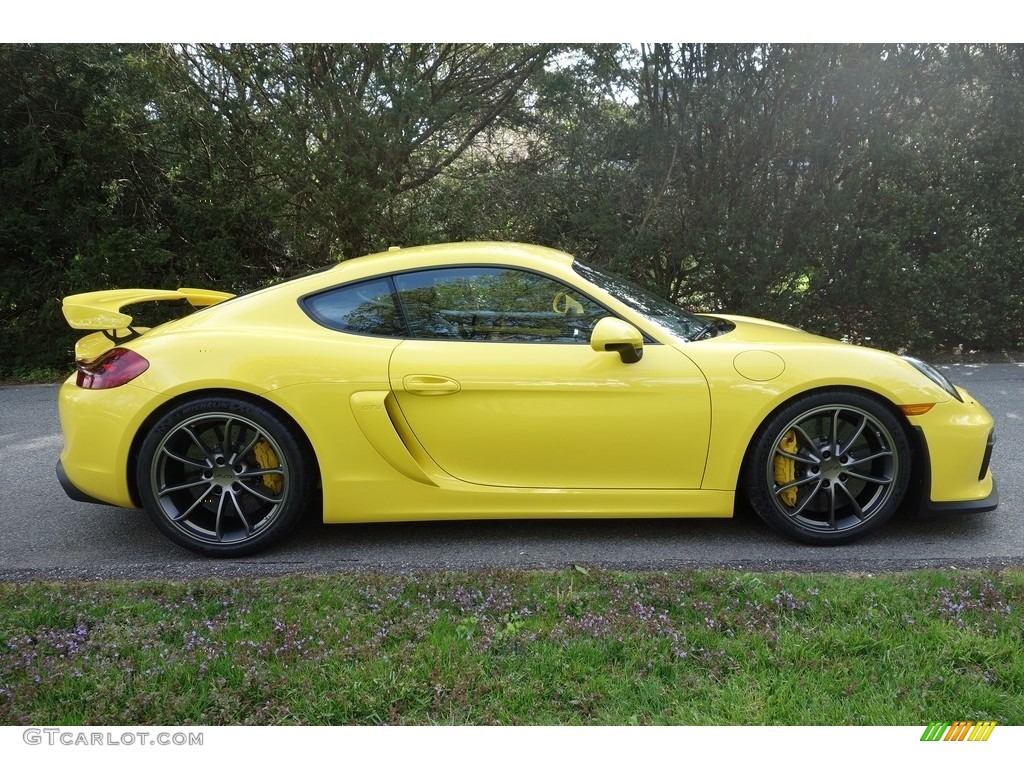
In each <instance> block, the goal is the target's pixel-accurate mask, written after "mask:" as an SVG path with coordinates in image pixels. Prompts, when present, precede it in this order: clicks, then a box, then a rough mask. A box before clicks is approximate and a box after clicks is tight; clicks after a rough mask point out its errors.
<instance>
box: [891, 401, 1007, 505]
mask: <svg viewBox="0 0 1024 768" xmlns="http://www.w3.org/2000/svg"><path fill="white" fill-rule="evenodd" d="M960 394H961V396H962V398H963V401H962V402H959V401H955V400H953V401H950V402H948V403H940V404H938V405H937V406H936V407H935V408H934V409H933V410H932V411H930V412H929V413H928V414H927V415H925V416H923V417H919V418H914V419H911V421H912V423H913V427H914V436H915V439H916V442H917V448H918V456H919V459H920V460H919V462H918V463H917V467H916V475H917V477H918V478H919V480H920V484H919V486H918V488H919V491H918V493H919V498H918V500H917V504H916V505H915V506H916V508H917V514H918V515H919V516H922V517H927V516H932V515H943V514H951V513H972V512H989V511H991V510H993V509H995V508H996V507H997V506H998V505H999V491H998V489H997V487H996V481H995V478H994V477H993V475H992V469H991V461H992V453H993V450H994V448H995V443H996V434H995V428H994V422H993V420H992V417H991V416H990V415H989V413H988V411H986V410H985V408H984V407H983V406H982V405H981V404H980V403H978V402H977V401H976V400H974V399H973V398H972V397H971V396H970V394H969V393H968V392H967V391H965V390H963V389H961V390H960Z"/></svg>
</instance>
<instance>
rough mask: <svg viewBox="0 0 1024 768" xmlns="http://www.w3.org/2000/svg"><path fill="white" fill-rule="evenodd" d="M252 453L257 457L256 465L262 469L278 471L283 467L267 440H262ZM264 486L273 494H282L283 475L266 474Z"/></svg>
mask: <svg viewBox="0 0 1024 768" xmlns="http://www.w3.org/2000/svg"><path fill="white" fill-rule="evenodd" d="M252 452H253V455H255V456H256V463H257V464H259V465H260V469H277V468H278V467H280V466H281V462H280V461H278V459H277V454H276V453H274V449H273V448H271V447H270V443H268V442H267V441H266V440H260V441H259V442H258V443H256V445H255V446H254V447H253V449H252ZM263 484H264V485H265V486H267V488H269V489H270V490H271V491H272V492H273V493H275V494H277V493H280V492H281V488H282V486H283V484H284V483H283V482H282V477H281V475H276V474H266V475H264V476H263Z"/></svg>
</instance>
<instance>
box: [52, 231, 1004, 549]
mask: <svg viewBox="0 0 1024 768" xmlns="http://www.w3.org/2000/svg"><path fill="white" fill-rule="evenodd" d="M154 301H177V302H188V303H190V304H192V305H193V306H195V307H200V308H202V309H201V310H200V311H197V312H194V313H192V314H189V315H188V316H186V317H183V318H181V319H178V320H174V321H171V322H168V323H164V324H162V325H158V326H157V327H155V328H153V329H152V330H147V329H145V328H139V327H135V326H134V325H133V319H132V317H131V316H129V315H127V314H124V313H123V312H122V310H123V309H124V308H125V307H126V306H128V305H131V304H134V303H139V302H154ZM63 308H64V314H65V317H66V318H67V320H68V322H69V323H70V324H71V325H72V326H73V327H75V328H80V329H86V330H92V331H94V332H93V333H91V334H90V335H88V336H86V337H84V338H83V339H82V340H81V341H80V342H79V344H78V345H77V347H76V356H77V358H78V371H77V373H76V374H74V375H72V376H71V377H70V378H69V379H68V380H67V381H66V382H65V383H64V384H63V386H62V388H61V390H60V403H59V405H60V417H61V425H62V428H63V431H64V438H65V446H64V450H63V452H62V453H61V457H60V461H59V463H58V465H57V474H58V477H59V478H60V481H61V484H62V485H63V487H64V488H65V490H66V491H67V493H68V494H69V495H70V496H71V497H72V498H73V499H76V500H80V501H94V502H100V503H104V504H113V505H117V506H123V507H138V506H141V507H144V508H145V509H146V511H147V512H148V514H149V516H150V517H151V518H152V520H153V522H154V523H155V524H156V525H157V527H158V528H159V529H160V530H161V531H163V532H164V533H165V534H166V535H167V536H168V537H169V538H171V539H172V540H173V541H174V542H176V543H177V544H179V545H181V546H183V547H186V548H188V549H191V550H194V551H196V552H201V553H204V554H207V555H215V556H234V555H241V554H246V553H250V552H255V551H257V550H260V549H263V548H264V547H267V546H269V545H271V544H273V543H274V542H277V541H278V540H280V539H281V538H282V537H283V536H285V535H286V534H287V533H288V532H289V531H290V530H291V529H292V527H293V526H294V525H295V523H296V521H297V520H298V519H299V517H300V516H301V515H302V513H303V512H304V511H306V510H307V509H310V508H314V507H317V508H319V507H321V506H322V510H323V519H324V521H325V522H328V523H342V522H369V521H396V520H442V519H445V520H450V519H470V518H473V519H481V518H513V517H515V518H527V517H580V518H584V517H669V516H671V517H729V516H731V515H732V514H733V510H734V507H735V505H736V503H737V492H738V491H740V492H742V493H743V494H745V496H746V497H747V498H748V499H749V501H750V503H751V505H752V506H753V508H754V509H755V510H756V511H757V513H758V514H759V515H760V516H761V517H762V518H763V519H764V520H765V521H766V522H767V523H768V524H769V525H771V526H772V527H774V528H776V529H777V530H779V531H780V532H782V533H783V534H785V535H787V536H790V537H792V538H794V539H797V540H799V541H803V542H808V543H812V544H840V543H844V542H848V541H851V540H853V539H856V538H858V537H860V536H863V535H864V534H866V533H868V532H869V531H872V530H874V529H876V528H877V527H878V526H880V525H881V524H883V523H884V522H885V521H886V520H887V519H889V518H890V517H891V516H892V515H893V513H894V512H895V511H896V510H897V508H899V507H900V506H901V505H904V506H907V507H913V508H914V509H916V510H924V511H937V510H944V509H945V510H955V511H983V510H990V509H994V508H995V506H996V504H997V502H998V497H997V493H996V487H995V483H994V481H993V478H992V473H991V472H990V470H989V459H990V456H991V452H992V446H993V443H994V432H993V425H992V418H991V417H990V416H989V414H988V413H987V412H986V411H985V409H984V408H983V407H982V406H981V405H980V404H978V403H977V402H975V401H974V400H973V399H972V398H971V396H970V395H969V394H968V393H967V392H966V391H964V390H963V389H960V388H958V387H954V386H953V385H952V384H950V382H949V381H948V380H947V379H946V378H945V377H944V376H943V375H942V374H941V373H939V372H938V371H936V370H935V369H934V368H932V367H930V366H928V365H926V364H924V363H922V362H920V361H918V360H914V359H911V358H906V357H897V356H896V355H892V354H889V353H886V352H880V351H877V350H872V349H866V348H863V347H858V346H853V345H849V344H844V343H841V342H838V341H832V340H829V339H825V338H821V337H818V336H813V335H811V334H808V333H804V332H802V331H799V330H796V329H794V328H791V327H788V326H785V325H780V324H778V323H773V322H767V321H764V320H754V319H751V318H745V317H734V316H726V315H716V316H703V315H701V316H697V315H692V314H689V313H687V312H684V311H682V310H681V309H680V308H679V307H677V306H675V305H673V304H671V303H668V302H666V301H664V300H662V299H659V298H657V297H655V296H652V295H650V294H648V293H645V292H644V291H642V290H640V289H638V288H636V287H635V286H632V285H630V284H628V283H626V282H624V281H622V280H620V279H618V278H616V277H613V276H611V275H608V274H606V273H604V272H602V271H600V270H598V269H596V268H594V267H592V266H589V265H588V264H586V263H584V262H581V261H579V260H577V259H573V258H572V257H571V256H568V255H566V254H564V253H560V252H558V251H553V250H550V249H547V248H540V247H537V246H530V245H518V244H513V243H459V244H453V245H432V246H423V247H417V248H408V249H397V248H392V249H391V250H389V251H388V252H386V253H378V254H374V255H372V256H366V257H363V258H358V259H352V260H350V261H346V262H343V263H340V264H338V265H336V266H334V267H332V268H330V269H326V270H324V271H321V272H318V273H316V274H312V275H307V276H305V277H301V278H297V279H294V280H290V281H288V282H283V283H281V284H278V285H274V286H272V287H270V288H265V289H263V290H260V291H256V292H253V293H249V294H245V295H241V296H237V297H231V296H230V295H229V294H224V293H219V292H216V291H209V290H199V289H181V290H177V291H161V290H140V289H132V290H113V291H98V292H95V293H86V294H79V295H76V296H69V297H67V298H66V299H65V300H64V307H63Z"/></svg>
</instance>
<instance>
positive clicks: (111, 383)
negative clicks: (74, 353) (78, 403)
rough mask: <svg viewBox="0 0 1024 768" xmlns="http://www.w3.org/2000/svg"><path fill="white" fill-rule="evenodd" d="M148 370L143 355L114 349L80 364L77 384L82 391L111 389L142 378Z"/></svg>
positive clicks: (147, 362)
mask: <svg viewBox="0 0 1024 768" xmlns="http://www.w3.org/2000/svg"><path fill="white" fill-rule="evenodd" d="M147 368H149V361H148V360H147V359H146V358H144V357H143V356H142V355H140V354H138V353H136V352H132V351H131V350H130V349H124V348H123V347H114V349H112V350H110V351H109V352H104V353H103V354H102V355H100V356H99V357H97V358H96V359H95V360H93V361H92V362H90V363H79V364H78V378H77V379H76V380H75V383H76V384H78V386H80V387H81V388H82V389H111V388H113V387H120V386H121V385H122V384H127V383H128V382H129V381H131V380H132V379H134V378H135V377H137V376H141V375H142V374H143V373H145V372H146V369H147Z"/></svg>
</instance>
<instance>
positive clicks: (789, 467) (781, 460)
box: [772, 429, 799, 507]
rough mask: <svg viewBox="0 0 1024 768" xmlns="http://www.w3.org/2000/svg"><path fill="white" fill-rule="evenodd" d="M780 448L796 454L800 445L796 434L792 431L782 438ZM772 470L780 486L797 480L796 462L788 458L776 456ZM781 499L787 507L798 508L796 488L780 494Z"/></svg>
mask: <svg viewBox="0 0 1024 768" xmlns="http://www.w3.org/2000/svg"><path fill="white" fill-rule="evenodd" d="M779 448H781V449H782V450H783V451H785V452H786V453H794V454H795V453H796V451H797V448H799V445H798V444H797V441H796V433H795V432H794V431H793V430H792V429H791V430H789V431H788V432H787V433H786V434H784V435H783V436H782V439H781V440H780V441H779ZM772 470H773V471H774V474H775V482H776V483H778V484H779V485H786V484H788V483H792V482H793V481H794V480H796V462H795V461H793V459H790V458H787V457H786V456H776V457H775V458H774V459H772ZM779 498H780V499H782V503H783V504H785V505H786V506H787V507H793V506H796V486H793V487H792V488H787V489H786V490H784V491H782V492H781V493H779Z"/></svg>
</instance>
